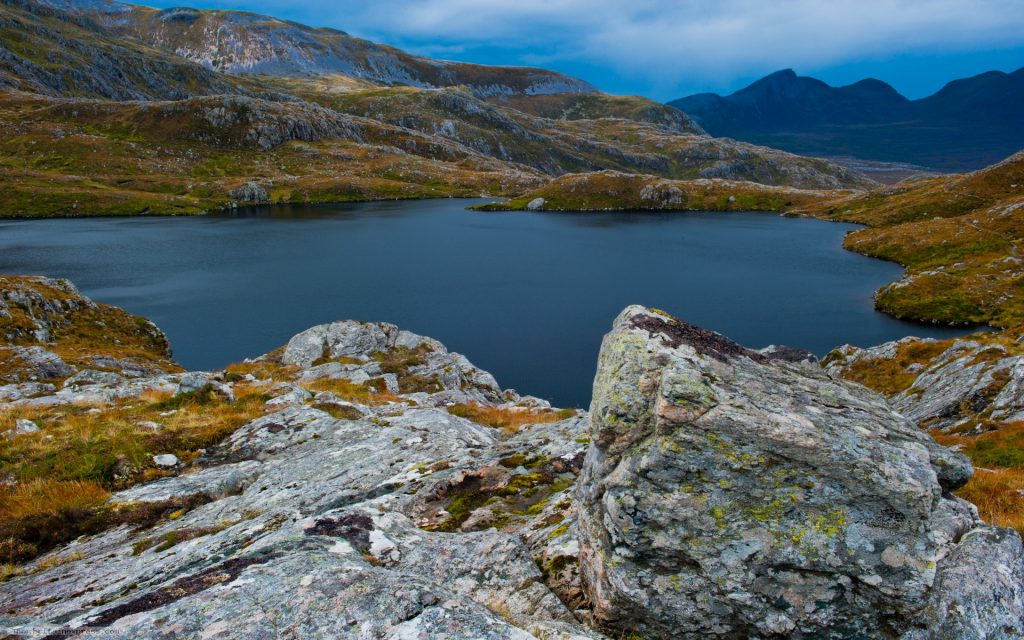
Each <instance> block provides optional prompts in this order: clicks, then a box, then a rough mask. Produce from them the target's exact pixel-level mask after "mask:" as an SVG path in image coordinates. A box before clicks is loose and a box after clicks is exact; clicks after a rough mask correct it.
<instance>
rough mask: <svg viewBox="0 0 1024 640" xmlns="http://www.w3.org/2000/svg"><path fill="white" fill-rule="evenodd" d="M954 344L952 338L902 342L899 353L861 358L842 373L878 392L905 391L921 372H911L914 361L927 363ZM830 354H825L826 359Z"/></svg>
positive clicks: (891, 393)
mask: <svg viewBox="0 0 1024 640" xmlns="http://www.w3.org/2000/svg"><path fill="white" fill-rule="evenodd" d="M951 344H953V341H952V340H939V341H937V342H910V343H907V344H903V345H900V347H899V349H898V350H897V352H896V357H895V358H892V359H889V358H883V359H881V360H860V361H858V362H855V363H853V364H852V365H850V366H849V367H848V368H847V369H846V370H845V371H844V372H843V377H844V378H846V379H847V380H853V381H854V382H859V383H860V384H862V385H864V386H865V387H867V388H868V389H871V390H873V391H877V392H878V393H881V394H884V395H887V396H894V395H896V394H898V393H900V392H902V391H905V390H906V389H908V388H909V387H910V385H912V384H913V383H914V380H916V379H917V376H918V375H920V372H917V373H911V372H909V371H908V368H909V367H910V366H911V365H915V364H923V365H925V366H927V365H928V364H929V363H930V362H931V361H932V360H933V359H934V358H936V357H938V356H939V355H941V354H942V352H943V351H945V350H946V349H948V348H949V346H950V345H951ZM828 360H829V357H826V359H825V362H826V363H827V362H828Z"/></svg>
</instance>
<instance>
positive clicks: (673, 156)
mask: <svg viewBox="0 0 1024 640" xmlns="http://www.w3.org/2000/svg"><path fill="white" fill-rule="evenodd" d="M0 35H2V36H3V42H4V49H3V55H0V86H2V87H5V88H6V92H5V93H4V96H3V98H2V99H0V128H2V130H3V131H4V132H5V133H6V134H7V135H5V136H4V138H3V140H2V141H0V176H2V177H3V184H2V185H0V192H2V194H3V195H4V196H5V198H4V200H3V202H2V203H0V215H6V216H11V215H13V216H55V215H59V216H68V215H76V216H77V215H133V214H189V213H201V212H203V211H209V210H211V209H216V208H223V207H229V206H236V205H238V204H253V203H264V202H326V201H348V200H367V199H381V198H396V197H398V198H423V197H441V196H478V195H491V196H494V195H517V194H520V193H522V192H524V191H525V190H528V189H529V188H532V187H535V186H537V185H539V184H540V183H541V182H542V181H543V180H544V179H546V178H549V177H552V176H560V175H564V174H566V173H573V172H589V171H599V170H604V169H613V170H618V171H624V172H642V173H646V174H655V175H661V176H665V177H667V178H672V179H694V178H726V179H734V180H749V181H756V182H762V183H767V184H782V185H787V186H792V187H798V188H812V189H820V188H825V189H831V188H865V187H869V186H872V184H873V183H872V182H871V181H870V180H867V179H866V178H864V177H863V176H862V175H861V174H858V173H856V172H853V171H850V170H848V169H844V168H842V167H840V166H839V165H836V164H832V163H828V162H824V161H821V160H814V159H807V158H801V157H798V156H793V155H790V154H785V153H780V152H777V151H774V150H771V149H765V148H760V147H756V146H754V145H748V144H743V143H734V142H732V141H729V140H719V139H714V138H711V137H709V136H707V135H706V134H705V133H704V132H703V130H702V129H701V128H700V127H699V126H697V125H696V124H694V122H693V121H692V120H691V119H690V118H688V117H687V116H686V115H685V114H683V113H681V112H680V111H678V110H677V109H674V108H672V107H668V106H665V105H659V104H657V103H654V102H652V101H650V100H646V99H644V98H639V97H630V96H610V95H607V94H603V93H600V92H597V91H596V90H595V89H593V87H590V86H589V85H586V84H585V83H583V82H581V81H578V80H575V79H572V78H568V77H566V76H562V75H561V74H556V73H553V72H547V71H543V70H537V69H524V68H515V67H487V66H480V65H467V64H456V63H449V62H442V61H434V60H428V59H425V58H420V57H416V56H411V55H408V54H406V53H404V52H401V51H399V50H397V49H393V48H390V47H385V46H382V45H377V44H374V43H370V42H367V41H364V40H359V39H356V38H352V37H350V36H348V35H346V34H344V33H342V32H339V31H336V30H332V29H315V28H311V27H305V26H303V25H298V24H295V23H291V22H285V21H281V20H276V19H274V18H270V17H267V16H259V15H255V14H250V13H244V12H234V11H201V10H192V9H168V10H164V11H159V10H156V9H151V8H148V7H142V6H138V5H128V4H123V3H118V2H112V1H109V0H97V1H95V2H89V1H86V0H60V1H58V0H52V1H47V2H40V1H38V0H5V2H3V3H2V4H0ZM84 69H89V72H88V73H86V72H85V71H83V70H84ZM41 149H45V152H43V153H40V150H41ZM242 149H250V150H251V151H252V152H244V153H243V152H241V151H240V150H242ZM55 185H59V186H60V188H59V189H55V188H54V186H55Z"/></svg>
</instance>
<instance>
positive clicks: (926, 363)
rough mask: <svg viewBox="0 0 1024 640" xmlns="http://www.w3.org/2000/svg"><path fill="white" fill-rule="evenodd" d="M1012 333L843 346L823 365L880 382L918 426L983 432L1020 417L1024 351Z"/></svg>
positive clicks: (894, 403)
mask: <svg viewBox="0 0 1024 640" xmlns="http://www.w3.org/2000/svg"><path fill="white" fill-rule="evenodd" d="M1014 336H1015V334H1010V333H1008V334H1005V335H1004V334H991V335H988V336H986V335H984V334H982V335H978V336H974V337H973V338H965V339H958V340H947V341H937V340H933V339H930V338H913V337H908V338H904V339H902V340H898V341H895V342H887V343H885V344H881V345H878V346H875V347H869V348H858V347H854V346H853V345H843V346H842V347H839V348H837V349H835V350H834V351H833V352H832V353H830V354H829V355H828V357H827V358H826V360H825V366H826V368H827V370H828V371H830V372H831V373H832V374H833V375H836V376H844V377H848V378H851V379H853V380H858V381H862V382H864V383H865V384H868V385H871V384H872V383H875V384H877V385H879V386H882V387H883V388H882V389H880V390H881V391H883V392H885V393H886V394H887V395H889V396H890V402H891V404H892V406H893V408H894V409H896V410H897V411H899V412H900V413H901V414H903V415H905V416H907V417H908V418H910V419H911V420H913V421H914V422H915V423H917V424H918V425H920V426H921V427H925V428H929V429H941V430H943V431H957V432H961V431H966V430H975V431H979V432H982V431H986V430H988V429H990V428H992V427H994V426H998V425H1000V424H1003V423H1009V422H1019V421H1021V420H1024V382H1022V381H1024V355H1022V354H1021V353H1020V351H1021V350H1020V347H1019V343H1018V342H1017V341H1016V339H1015V337H1014ZM1003 342H1005V343H1007V344H1002V343H1003ZM886 369H888V370H891V371H892V373H891V374H890V380H883V381H877V382H876V380H871V379H867V378H866V375H865V372H868V373H870V372H872V371H878V370H886ZM875 377H876V379H877V374H876V376H875Z"/></svg>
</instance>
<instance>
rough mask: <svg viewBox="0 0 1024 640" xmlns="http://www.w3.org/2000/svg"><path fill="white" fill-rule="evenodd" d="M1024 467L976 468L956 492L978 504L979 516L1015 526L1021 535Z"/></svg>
mask: <svg viewBox="0 0 1024 640" xmlns="http://www.w3.org/2000/svg"><path fill="white" fill-rule="evenodd" d="M1021 491H1024V469H986V468H978V469H975V471H974V477H973V478H971V481H970V482H968V483H967V485H966V486H965V487H964V488H962V489H960V490H959V491H957V492H956V494H957V495H958V496H960V497H961V498H963V499H964V500H968V501H970V502H973V503H974V504H975V505H977V507H978V513H979V514H980V515H981V518H982V520H984V521H985V522H988V523H990V524H995V525H999V526H1001V527H1010V528H1011V529H1016V530H1017V531H1019V532H1020V533H1021V535H1024V495H1022V494H1021Z"/></svg>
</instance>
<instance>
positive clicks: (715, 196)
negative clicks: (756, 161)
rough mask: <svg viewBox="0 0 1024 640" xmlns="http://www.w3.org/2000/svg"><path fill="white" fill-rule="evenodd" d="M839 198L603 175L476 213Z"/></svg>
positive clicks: (744, 207) (756, 207)
mask: <svg viewBox="0 0 1024 640" xmlns="http://www.w3.org/2000/svg"><path fill="white" fill-rule="evenodd" d="M834 195H835V192H832V191H815V190H809V189H793V188H788V187H772V186H766V185H763V184H758V183H755V182H741V181H736V180H718V179H698V180H666V179H664V178H658V177H656V176H649V175H637V174H631V173H621V172H618V171H600V172H596V173H583V174H573V175H568V176H563V177H561V178H557V179H555V180H552V181H551V182H549V183H547V184H546V185H544V186H542V187H540V188H539V189H536V190H534V191H530V192H529V193H527V194H526V195H523V196H519V197H517V198H512V199H510V200H505V201H502V202H495V203H489V204H483V205H479V206H477V207H474V208H475V209H478V210H480V211H526V210H539V211H644V210H656V211H787V210H789V209H791V208H793V207H795V206H798V205H803V204H809V203H814V202H819V201H822V200H825V199H828V198H831V197H833V196H834Z"/></svg>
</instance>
